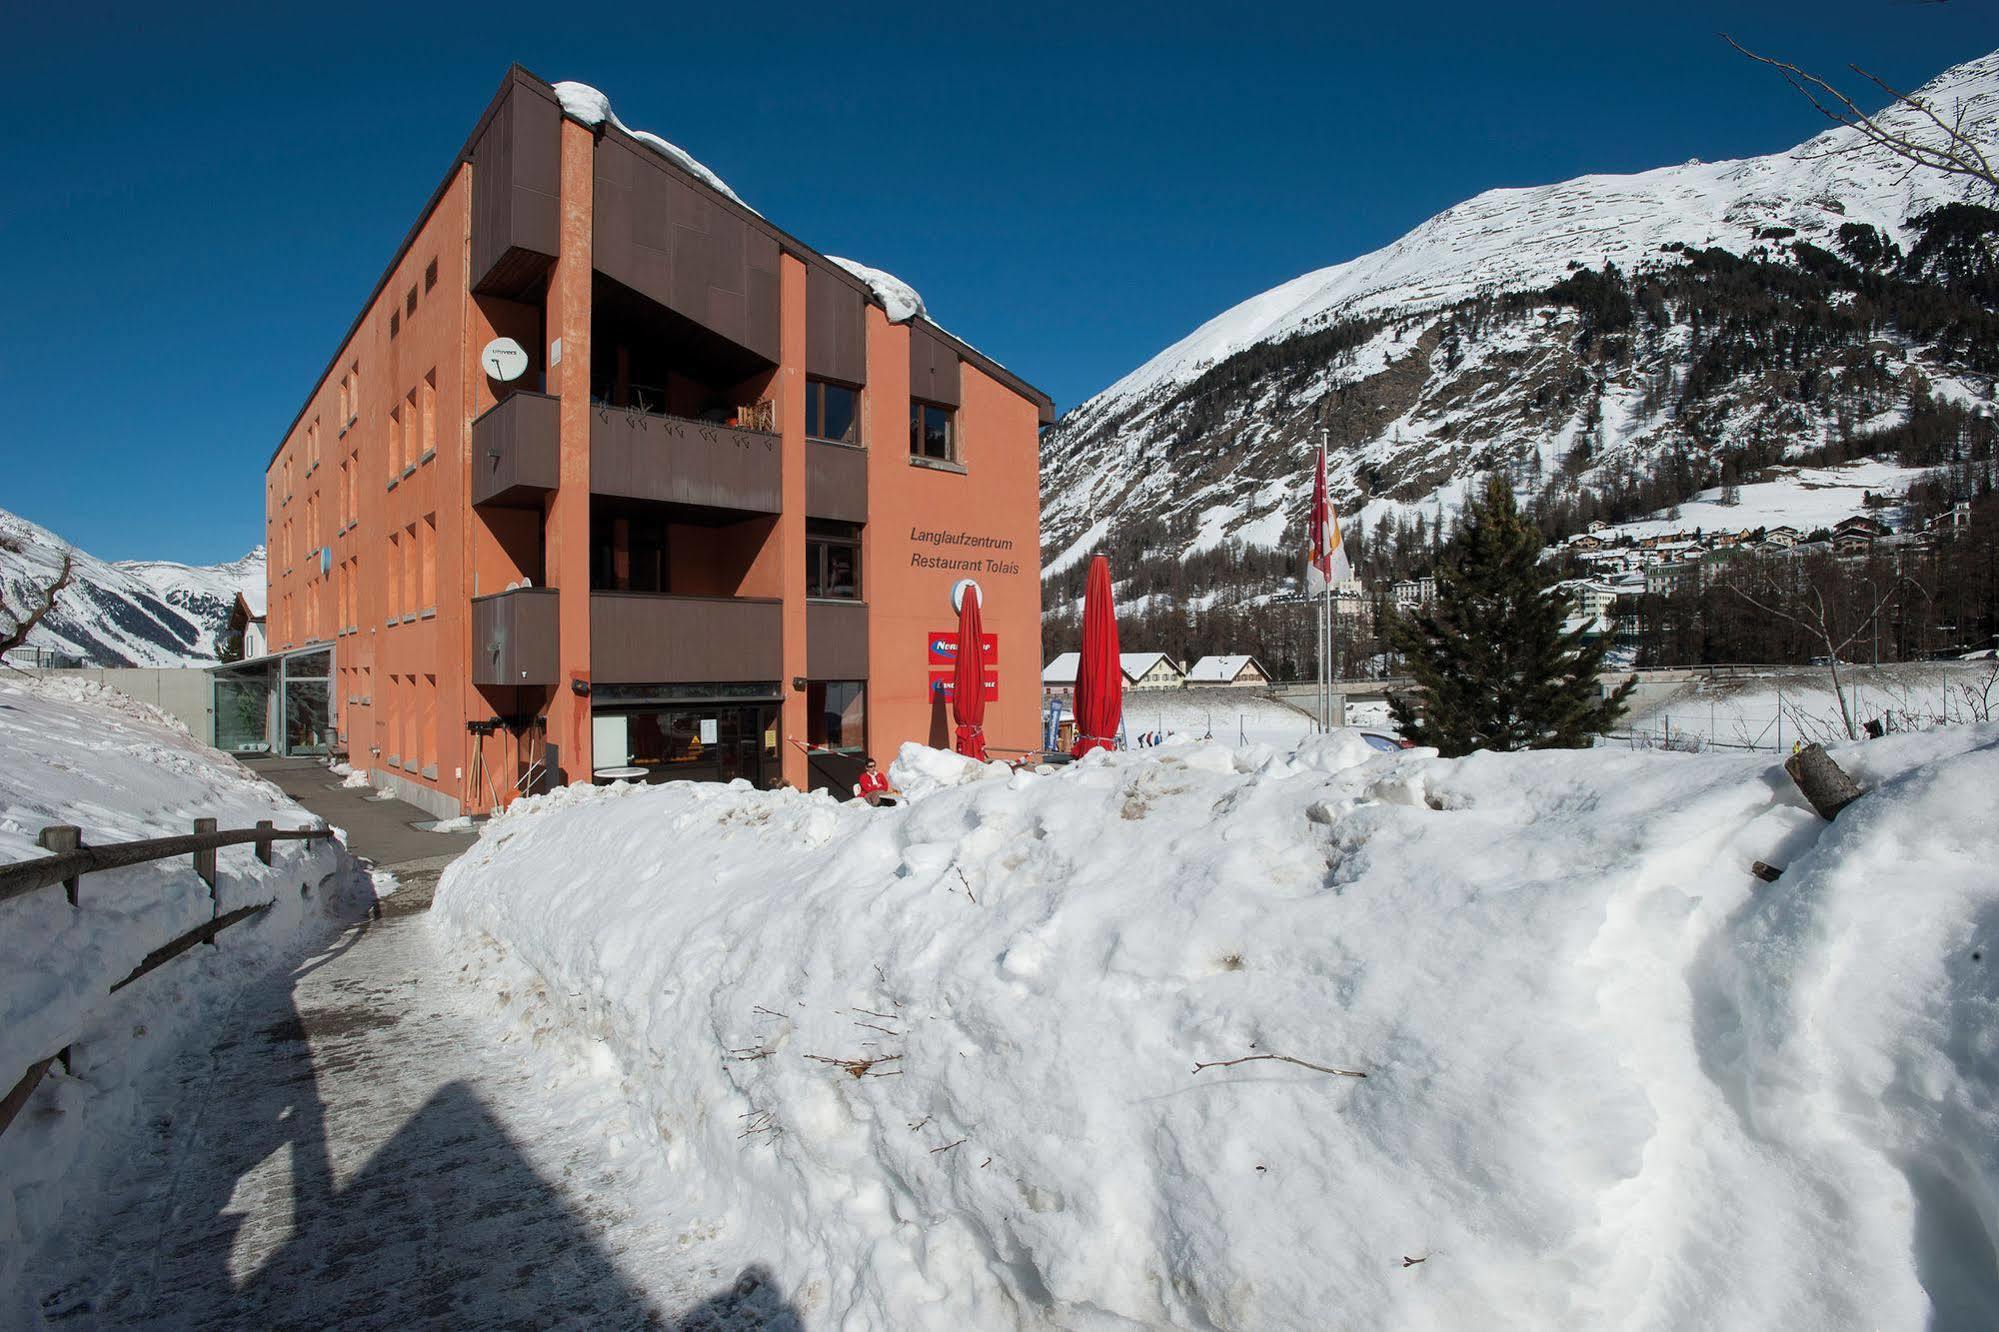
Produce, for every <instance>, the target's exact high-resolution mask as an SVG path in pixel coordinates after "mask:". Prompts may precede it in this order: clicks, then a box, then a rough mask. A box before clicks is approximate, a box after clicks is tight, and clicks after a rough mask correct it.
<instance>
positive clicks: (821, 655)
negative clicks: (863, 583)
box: [805, 601, 868, 680]
mask: <svg viewBox="0 0 1999 1332" xmlns="http://www.w3.org/2000/svg"><path fill="white" fill-rule="evenodd" d="M805 673H806V674H807V675H809V676H811V677H812V678H813V679H815V680H865V679H867V678H868V604H867V603H866V602H865V601H808V602H806V603H805Z"/></svg>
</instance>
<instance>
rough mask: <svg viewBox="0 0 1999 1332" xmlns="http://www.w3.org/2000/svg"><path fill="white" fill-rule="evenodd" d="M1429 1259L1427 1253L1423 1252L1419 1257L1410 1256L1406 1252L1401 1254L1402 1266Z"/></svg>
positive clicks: (1410, 1265)
mask: <svg viewBox="0 0 1999 1332" xmlns="http://www.w3.org/2000/svg"><path fill="white" fill-rule="evenodd" d="M1429 1261H1430V1255H1429V1254H1427V1253H1426V1254H1424V1255H1423V1256H1422V1257H1421V1258H1411V1257H1410V1256H1409V1255H1408V1254H1406V1253H1405V1254H1403V1255H1402V1265H1403V1266H1404V1267H1414V1266H1415V1265H1416V1264H1418V1263H1427V1262H1429Z"/></svg>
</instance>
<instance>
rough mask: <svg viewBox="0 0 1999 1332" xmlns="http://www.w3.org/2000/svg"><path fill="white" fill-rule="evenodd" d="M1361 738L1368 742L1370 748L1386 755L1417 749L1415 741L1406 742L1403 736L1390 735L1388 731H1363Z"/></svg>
mask: <svg viewBox="0 0 1999 1332" xmlns="http://www.w3.org/2000/svg"><path fill="white" fill-rule="evenodd" d="M1360 738H1361V739H1363V740H1365V741H1367V743H1368V747H1369V748H1371V749H1378V750H1380V751H1381V752H1382V753H1384V754H1393V753H1394V752H1395V751H1396V750H1398V749H1414V748H1415V747H1416V742H1415V741H1413V740H1404V739H1403V738H1402V737H1401V736H1399V735H1390V734H1389V733H1388V732H1386V731H1362V732H1361V733H1360Z"/></svg>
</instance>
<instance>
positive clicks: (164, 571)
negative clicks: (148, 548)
mask: <svg viewBox="0 0 1999 1332" xmlns="http://www.w3.org/2000/svg"><path fill="white" fill-rule="evenodd" d="M65 551H67V552H68V553H69V554H70V558H71V560H72V561H73V562H74V565H75V572H74V574H73V575H72V576H71V580H70V585H69V587H68V588H67V589H65V590H64V592H63V594H62V596H61V597H60V598H58V599H57V602H56V608H55V609H54V610H53V611H51V612H50V613H49V616H48V618H47V619H45V620H43V621H42V622H41V624H40V625H38V626H37V627H36V629H35V631H34V633H33V634H31V635H30V636H29V638H28V646H30V647H35V648H42V649H45V650H48V651H52V652H58V653H64V654H68V655H72V656H76V657H80V658H81V659H82V660H83V662H84V664H86V665H91V666H184V665H203V664H207V663H211V662H213V661H214V660H215V653H216V645H217V642H218V640H219V639H220V638H221V636H222V634H223V633H224V631H226V630H227V628H228V626H229V608H230V606H231V605H232V604H233V603H234V601H235V599H236V593H237V592H238V591H239V590H241V589H244V588H254V589H257V590H258V591H259V592H260V593H261V591H262V589H263V586H264V549H263V547H261V546H259V547H258V548H257V549H255V550H253V551H251V552H250V553H249V554H248V555H245V556H244V557H243V558H241V559H239V560H234V561H232V562H230V563H228V564H217V565H208V566H200V565H185V564H172V563H168V562H165V561H127V562H123V563H118V564H112V563H107V562H106V561H104V560H100V559H98V558H96V557H95V556H93V555H90V554H89V553H87V552H85V551H82V550H79V549H77V548H76V547H75V546H72V545H71V544H70V543H69V542H67V541H64V540H63V539H62V538H61V537H59V536H57V535H56V534H55V533H53V532H51V531H49V530H48V529H47V528H45V527H41V526H38V525H37V524H35V523H31V522H29V521H28V520H27V519H25V518H20V517H16V516H15V515H14V514H11V513H8V512H6V511H5V510H0V591H4V597H5V604H6V606H7V608H8V610H9V611H10V612H12V611H15V610H18V609H19V608H20V607H21V606H23V605H24V604H33V603H35V602H38V601H39V599H40V597H41V593H42V591H43V589H45V588H46V587H48V586H49V584H50V583H52V582H54V581H55V577H56V572H57V570H58V568H59V567H60V565H61V561H62V556H63V553H64V552H65Z"/></svg>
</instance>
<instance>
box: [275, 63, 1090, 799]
mask: <svg viewBox="0 0 1999 1332" xmlns="http://www.w3.org/2000/svg"><path fill="white" fill-rule="evenodd" d="M905 294H906V289H899V284H896V283H895V282H894V280H893V279H888V278H887V277H886V275H884V274H877V273H874V272H873V271H872V270H865V269H859V268H858V266H856V267H855V268H854V269H852V270H850V268H849V267H848V266H845V265H843V264H842V263H840V262H837V261H834V260H832V259H829V258H827V257H826V256H824V255H821V254H820V253H819V252H817V251H816V250H813V249H812V248H811V247H809V246H807V245H805V244H804V243H802V242H800V241H798V240H796V239H795V238H793V237H792V236H790V235H788V234H786V233H785V232H783V231H781V230H779V229H778V228H777V227H775V226H774V225H772V224H771V223H770V222H769V221H767V220H766V219H765V218H763V217H762V216H760V215H758V214H757V213H755V212H754V211H752V210H751V209H749V208H748V207H746V206H744V205H743V204H742V203H741V202H740V201H738V200H737V199H736V198H735V197H734V195H733V194H731V193H729V191H728V189H727V187H726V186H725V185H723V184H722V183H721V182H720V181H719V180H717V179H716V178H714V177H713V176H712V175H711V174H709V173H708V172H706V170H705V168H702V167H701V166H700V165H699V164H698V163H696V162H693V161H692V160H691V159H689V158H687V157H686V156H685V155H684V154H680V153H678V152H677V151H676V150H673V149H672V148H671V147H670V146H669V145H665V144H663V143H662V142H661V141H659V140H656V139H653V138H652V136H649V135H646V136H641V135H636V134H634V133H631V132H628V131H627V130H626V129H625V128H624V127H623V126H622V125H620V124H618V123H617V122H616V121H615V119H614V118H612V117H611V116H610V115H609V108H608V105H606V104H605V103H604V101H603V99H602V97H601V96H599V95H597V94H595V93H594V92H592V91H591V90H589V89H587V88H582V87H581V86H580V85H574V84H564V85H556V86H551V85H549V84H547V83H544V82H542V81H541V80H540V79H537V78H535V77H533V76H532V75H530V74H528V73H526V72H525V71H523V70H521V69H519V68H518V67H516V68H514V69H512V70H510V71H508V74H507V76H506V78H505V80H504V81H503V82H502V84H501V86H500V90H499V93H498V94H497V95H496V96H495V97H494V99H493V101H492V104H491V105H490V106H489V107H487V109H486V113H485V115H484V116H483V117H481V118H480V120H479V123H478V125H477V127H476V128H475V129H474V130H473V132H472V135H471V138H470V139H469V140H468V141H467V143H466V145H465V148H464V150H463V151H462V152H461V153H460V154H459V156H458V158H457V160H456V161H455V162H454V163H453V164H452V167H451V170H450V172H449V174H447V175H446V177H445V179H444V181H443V183H442V184H441V185H440V186H439V187H438V189H437V192H436V193H435V194H434V195H433V196H432V198H431V200H430V202H429V204H428V205H427V206H426V207H425V209H424V211H423V214H422V216H421V217H420V218H418V220H417V223H416V226H415V227H414V229H413V230H412V231H411V232H410V234H409V235H408V236H407V237H406V238H405V240H404V241H403V243H402V246H401V247H400V249H398V251H397V253H396V256H395V258H394V260H393V262H392V263H391V264H390V265H389V269H388V271H387V272H386V273H385V274H384V275H383V277H382V279H381V281H380V282H379V283H378V284H377V286H376V288H375V290H374V292H373V293H372V294H371V295H370V296H369V298H368V302H367V305H366V307H365V308H364V309H363V310H362V312H361V314H360V316H359V318H357V319H356V320H355V322H354V325H353V327H352V328H351V329H350V330H349V332H348V334H347V337H346V339H345V341H344V342H343V343H342V345H341V347H340V349H339V351H338V352H337V354H336V355H335V356H334V357H333V360H332V362H331V363H330V364H329V365H328V367H327V369H326V372H325V374H324V375H323V376H322V378H321V379H320V381H319V383H318V384H317V385H316V386H315V387H314V388H313V390H312V392H311V395H310V396H309V397H308V398H307V400H306V404H305V406H304V408H303V409H302V410H301V411H300V412H299V415H298V417H297V419H296V420H295V421H294V422H293V424H292V426H291V428H290V429H289V431H288V432H287V433H286V436H285V439H284V442H283V444H282V445H281V446H280V447H279V448H278V450H277V452H276V453H275V454H274V455H273V457H272V459H271V462H270V465H269V468H268V471H267V474H266V478H265V513H266V523H267V533H268V541H269V548H270V565H269V567H270V575H269V578H270V583H269V601H268V617H269V619H268V625H269V638H270V646H271V650H272V651H273V652H274V653H282V652H287V651H293V652H295V651H296V650H298V649H301V648H304V647H307V646H308V645H314V644H324V645H330V649H331V662H330V664H328V663H325V662H324V661H323V658H321V657H319V656H318V655H317V654H311V656H310V659H311V660H312V661H313V662H314V663H315V665H314V668H313V669H314V671H315V672H317V671H320V670H330V677H329V678H330V684H329V686H328V689H327V692H328V694H329V695H330V703H329V705H328V709H329V716H328V718H327V722H328V724H329V725H330V730H331V735H330V736H329V737H327V739H328V740H329V741H330V747H332V748H335V749H337V750H341V751H344V753H345V754H346V756H347V758H348V761H349V762H350V763H352V765H353V766H354V767H355V768H357V769H364V770H367V771H369V772H370V773H371V774H372V775H373V777H374V779H375V781H376V783H377V784H378V785H382V786H386V787H389V788H391V789H394V790H395V791H397V792H398V793H399V794H402V795H404V796H405V797H407V798H409V799H412V800H414V801H416V802H417V803H419V804H422V805H424V806H425V807H426V808H429V809H432V810H435V811H437V812H438V813H440V814H454V813H458V812H461V811H463V812H477V811H482V810H486V809H489V808H491V807H493V806H494V805H496V804H502V803H505V801H506V800H507V799H508V798H510V794H511V793H512V792H514V791H516V790H526V789H531V788H534V787H537V786H540V785H545V784H549V783H561V782H581V781H590V780H593V779H595V780H609V779H611V777H612V776H613V775H614V774H622V775H625V776H627V777H630V778H632V779H635V780H636V779H643V780H668V779H672V778H679V777H686V778H697V779H709V780H728V779H732V778H737V777H741V778H746V779H748V780H750V781H752V782H754V783H756V784H758V785H762V786H774V785H777V784H779V783H788V784H790V785H793V786H797V787H811V786H827V785H830V786H832V787H834V788H835V789H837V790H839V791H840V792H841V793H842V794H844V793H845V790H846V787H847V785H848V784H849V783H850V782H851V781H852V780H853V776H852V774H853V773H854V772H855V771H856V770H857V768H858V765H859V762H860V758H861V756H862V755H864V754H867V753H874V754H876V755H878V756H880V757H881V758H882V760H883V761H884V763H886V761H887V760H888V759H889V758H891V757H893V755H894V752H895V750H896V749H897V748H898V747H899V746H900V745H901V744H902V742H904V741H907V740H917V741H922V742H925V743H929V744H934V745H948V744H949V742H950V735H951V724H950V713H949V707H950V705H949V702H948V701H947V699H946V698H945V697H944V696H943V693H942V691H941V690H940V689H939V688H938V682H939V681H940V680H947V679H948V678H949V674H950V667H951V660H952V655H951V654H952V653H953V651H955V634H954V633H953V632H952V631H953V630H954V629H955V625H956V614H955V613H954V611H953V609H952V603H951V592H952V588H953V586H954V585H955V584H956V583H957V582H958V581H959V580H960V579H964V578H971V579H974V580H976V582H977V583H978V585H979V587H980V589H981V594H982V597H981V606H982V610H983V616H984V622H985V628H986V632H987V634H988V635H989V637H990V648H991V651H990V654H989V655H990V656H991V657H992V659H993V661H994V663H995V672H994V677H993V684H992V685H991V686H990V687H989V691H988V702H987V716H986V734H987V737H988V741H989V743H990V744H991V745H992V746H993V747H994V749H995V750H996V751H1000V752H1002V753H1004V752H1005V751H1007V750H1018V751H1025V750H1030V749H1033V748H1035V747H1036V746H1037V745H1038V744H1039V736H1040V721H1039V692H1040V691H1039V688H1038V678H1037V677H1038V674H1039V663H1040V660H1041V599H1040V588H1041V578H1040V561H1039V550H1040V532H1039V502H1040V494H1039V476H1038V444H1037V441H1038V435H1039V429H1040V427H1041V426H1042V425H1045V424H1047V423H1048V422H1049V421H1050V420H1051V419H1052V416H1053V409H1052V404H1051V403H1050V402H1049V399H1048V398H1047V396H1046V395H1044V394H1042V393H1040V392H1039V391H1037V390H1036V389H1034V388H1033V387H1031V386H1029V385H1028V384H1026V383H1024V382H1022V381H1021V380H1020V379H1019V378H1018V377H1016V376H1014V375H1012V374H1010V373H1008V372H1007V371H1006V370H1005V369H1004V368H1003V367H1001V366H1000V365H998V364H996V363H995V362H994V361H992V360H991V359H990V358H988V357H985V356H983V355H981V354H980V353H979V352H978V351H976V350H974V349H973V348H971V347H970V346H967V345H966V344H965V343H963V342H960V341H959V340H958V339H956V338H954V337H953V336H951V335H950V334H949V333H946V332H945V331H944V330H942V329H941V328H939V327H937V326H936V325H935V324H933V323H931V322H930V321H929V320H928V319H927V318H925V317H924V316H923V315H922V314H921V313H915V314H913V315H912V314H911V313H910V309H909V304H908V302H907V301H905V300H904V299H902V298H903V296H904V295H905ZM910 295H913V294H910ZM294 731H295V732H296V728H294ZM307 738H308V739H310V738H311V737H307ZM296 742H297V735H296V734H295V735H294V743H296Z"/></svg>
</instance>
